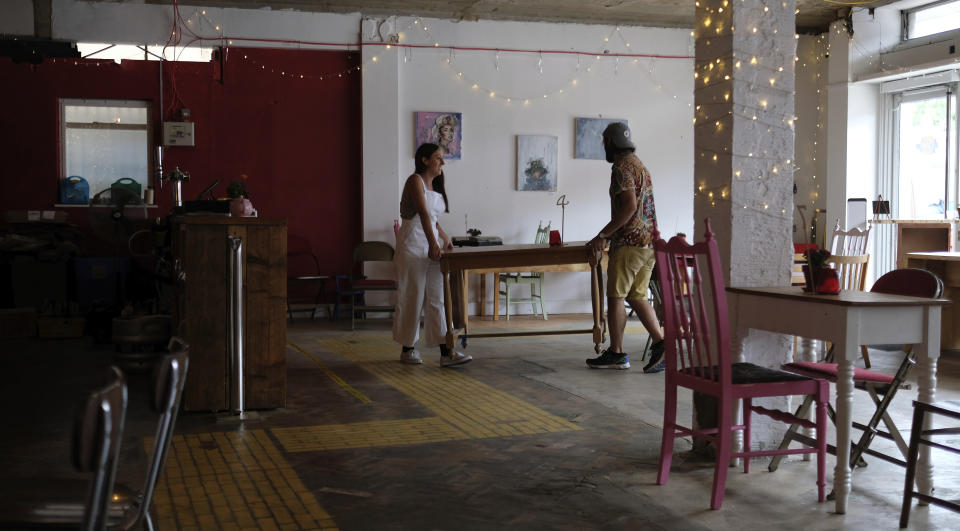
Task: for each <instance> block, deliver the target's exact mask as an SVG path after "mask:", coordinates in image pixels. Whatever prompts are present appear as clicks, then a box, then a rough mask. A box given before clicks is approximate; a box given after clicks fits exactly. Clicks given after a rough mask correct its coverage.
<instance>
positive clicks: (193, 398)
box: [172, 216, 287, 411]
mask: <svg viewBox="0 0 960 531" xmlns="http://www.w3.org/2000/svg"><path fill="white" fill-rule="evenodd" d="M229 237H237V238H240V239H241V241H242V246H241V257H240V262H241V264H242V266H243V273H242V275H243V304H242V307H243V351H244V356H243V366H244V371H243V372H244V380H243V389H244V393H243V396H244V404H243V406H244V407H243V409H245V410H249V409H270V408H277V407H283V406H284V405H285V403H286V397H287V385H286V378H287V364H286V335H287V322H286V313H285V312H286V308H285V304H286V297H287V284H286V275H287V226H286V220H283V219H261V218H235V217H215V216H180V217H177V218H174V221H173V242H172V243H173V253H174V257H175V258H176V259H177V260H178V261H179V268H180V271H182V272H183V274H184V279H183V281H182V282H181V283H180V284H179V286H178V289H177V302H176V304H175V305H174V308H175V316H174V319H175V320H174V323H176V327H177V328H176V330H177V333H178V334H180V335H181V336H183V337H184V338H185V339H186V340H187V342H188V343H189V344H190V374H189V376H188V377H187V382H186V386H185V388H184V391H183V408H184V410H185V411H222V410H227V409H231V401H230V394H231V386H230V382H231V378H230V366H231V364H230V358H229V356H230V348H229V346H230V314H229V300H230V289H231V286H232V283H231V281H232V279H231V278H230V275H229V273H228V268H229V264H230V254H231V245H230V241H229V240H228V238H229Z"/></svg>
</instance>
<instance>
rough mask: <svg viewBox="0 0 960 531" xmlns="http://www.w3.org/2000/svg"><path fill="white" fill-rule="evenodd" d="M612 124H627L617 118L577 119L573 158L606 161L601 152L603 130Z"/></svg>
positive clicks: (604, 155)
mask: <svg viewBox="0 0 960 531" xmlns="http://www.w3.org/2000/svg"><path fill="white" fill-rule="evenodd" d="M613 122H623V123H625V124H626V123H627V121H626V120H621V119H619V118H577V133H576V135H575V136H576V146H575V154H574V158H577V159H596V160H606V158H607V157H606V154H605V153H604V152H603V130H604V129H606V128H607V126H608V125H610V124H611V123H613ZM627 125H629V124H627Z"/></svg>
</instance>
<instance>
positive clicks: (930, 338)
mask: <svg viewBox="0 0 960 531" xmlns="http://www.w3.org/2000/svg"><path fill="white" fill-rule="evenodd" d="M940 317H941V307H940V306H928V307H927V310H926V313H925V315H924V330H923V342H922V343H920V344H919V345H917V346H916V350H915V352H916V355H917V368H918V369H919V371H918V373H919V374H918V376H917V400H919V401H920V402H926V403H928V404H931V403H933V402H935V401H936V398H937V360H938V358H939V357H940ZM924 417H925V418H924V421H923V429H925V430H928V429H930V415H924ZM916 480H917V490H918V492H920V493H921V494H926V495H930V493H931V492H933V462H932V461H931V460H930V447H929V446H927V445H925V444H921V445H920V457H919V459H918V460H917V471H916ZM921 505H926V504H925V503H922V502H921Z"/></svg>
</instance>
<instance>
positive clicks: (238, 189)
mask: <svg viewBox="0 0 960 531" xmlns="http://www.w3.org/2000/svg"><path fill="white" fill-rule="evenodd" d="M246 180H247V174H246V173H242V174H240V180H239V181H233V182H231V183H230V184H228V185H227V197H229V198H230V199H237V198H238V197H242V198H244V199H249V198H250V195H249V194H248V193H247V186H246V184H244V181H246Z"/></svg>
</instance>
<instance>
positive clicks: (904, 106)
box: [879, 82, 958, 219]
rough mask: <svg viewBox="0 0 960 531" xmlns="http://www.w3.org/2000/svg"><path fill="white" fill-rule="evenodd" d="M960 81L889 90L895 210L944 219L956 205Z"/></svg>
mask: <svg viewBox="0 0 960 531" xmlns="http://www.w3.org/2000/svg"><path fill="white" fill-rule="evenodd" d="M957 88H958V83H957V82H951V83H946V84H942V85H934V86H927V87H921V88H916V89H911V90H905V91H900V92H894V93H891V94H889V98H888V100H887V101H888V102H889V105H890V109H891V110H892V111H893V112H892V120H891V124H890V125H891V127H890V135H889V137H888V139H889V140H888V146H889V149H890V151H889V153H890V154H891V162H892V164H891V166H890V169H891V175H890V177H891V179H890V180H889V181H888V182H889V188H887V187H885V186H883V185H882V183H881V186H880V188H879V189H880V190H884V189H885V188H886V189H887V190H888V191H890V192H893V194H890V195H889V196H888V197H890V196H892V197H893V198H894V201H893V202H892V203H893V204H892V207H893V210H894V212H893V214H894V215H895V216H896V217H898V218H900V219H944V218H950V217H953V212H955V211H956V208H957V186H958V175H957V154H958V149H957V113H956V107H957V97H956V92H957Z"/></svg>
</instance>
